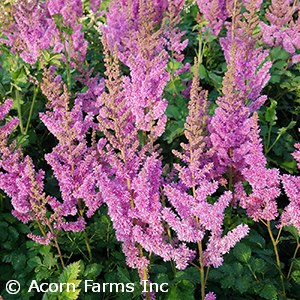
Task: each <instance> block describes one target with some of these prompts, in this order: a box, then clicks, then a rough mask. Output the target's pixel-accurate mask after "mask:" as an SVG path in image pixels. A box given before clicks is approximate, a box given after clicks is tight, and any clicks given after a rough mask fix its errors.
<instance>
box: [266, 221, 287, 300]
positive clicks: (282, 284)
mask: <svg viewBox="0 0 300 300" xmlns="http://www.w3.org/2000/svg"><path fill="white" fill-rule="evenodd" d="M266 225H267V228H268V233H269V236H270V238H271V241H272V244H273V248H274V253H275V257H276V264H277V268H278V271H279V276H280V282H281V287H282V294H283V298H284V299H287V298H286V293H285V286H284V278H283V274H282V270H281V265H280V258H279V253H278V248H277V245H278V240H279V238H278V236H277V239H276V241H275V239H274V236H273V233H272V230H271V223H270V221H268V222H267V223H266Z"/></svg>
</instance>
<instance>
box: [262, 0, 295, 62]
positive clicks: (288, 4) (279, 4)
mask: <svg viewBox="0 0 300 300" xmlns="http://www.w3.org/2000/svg"><path fill="white" fill-rule="evenodd" d="M299 10H300V4H299V3H298V2H297V1H290V0H272V2H271V5H270V7H269V8H268V11H267V13H266V14H265V17H266V19H267V21H268V23H269V24H266V23H264V22H260V27H261V29H262V32H263V36H262V40H263V42H264V43H265V44H266V45H268V46H270V47H278V46H281V47H282V48H283V49H284V50H285V51H287V52H288V53H290V54H291V58H292V63H293V64H295V63H298V62H299V61H300V54H298V53H297V52H296V51H297V49H300V18H299V13H300V11H299ZM295 14H296V15H297V17H296V18H294V15H295Z"/></svg>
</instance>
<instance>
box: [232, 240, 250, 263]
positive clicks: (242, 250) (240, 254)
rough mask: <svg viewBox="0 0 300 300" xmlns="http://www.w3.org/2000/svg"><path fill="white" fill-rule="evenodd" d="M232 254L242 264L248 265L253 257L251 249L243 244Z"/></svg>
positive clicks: (237, 246)
mask: <svg viewBox="0 0 300 300" xmlns="http://www.w3.org/2000/svg"><path fill="white" fill-rule="evenodd" d="M232 253H233V255H234V256H235V257H236V258H237V259H238V260H239V261H240V262H245V263H247V262H248V261H249V259H250V257H251V248H250V247H249V246H247V245H245V244H243V243H239V244H237V245H236V246H235V247H234V248H233V251H232Z"/></svg>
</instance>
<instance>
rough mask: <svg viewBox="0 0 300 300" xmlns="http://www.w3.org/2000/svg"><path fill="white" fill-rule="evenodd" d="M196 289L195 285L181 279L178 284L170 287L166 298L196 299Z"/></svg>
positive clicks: (169, 299)
mask: <svg viewBox="0 0 300 300" xmlns="http://www.w3.org/2000/svg"><path fill="white" fill-rule="evenodd" d="M194 290H195V286H194V285H193V284H192V283H191V282H189V281H187V280H182V281H179V282H178V283H177V284H176V285H174V286H171V287H170V288H169V292H168V294H167V297H166V299H167V300H178V299H184V300H194V299H195V297H194Z"/></svg>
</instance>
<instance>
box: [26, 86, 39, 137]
mask: <svg viewBox="0 0 300 300" xmlns="http://www.w3.org/2000/svg"><path fill="white" fill-rule="evenodd" d="M38 90H39V88H38V87H37V86H35V87H34V90H33V98H32V102H31V106H30V111H29V116H28V120H27V124H26V128H25V132H24V134H27V132H28V128H29V124H30V120H31V117H32V113H33V108H34V103H35V100H36V96H37V93H38Z"/></svg>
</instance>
